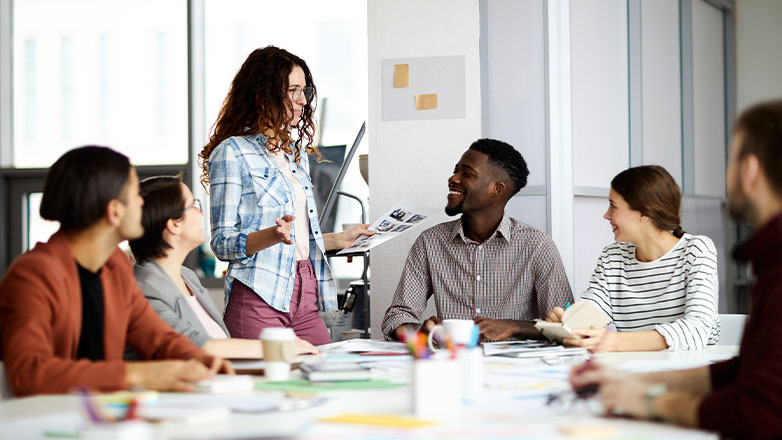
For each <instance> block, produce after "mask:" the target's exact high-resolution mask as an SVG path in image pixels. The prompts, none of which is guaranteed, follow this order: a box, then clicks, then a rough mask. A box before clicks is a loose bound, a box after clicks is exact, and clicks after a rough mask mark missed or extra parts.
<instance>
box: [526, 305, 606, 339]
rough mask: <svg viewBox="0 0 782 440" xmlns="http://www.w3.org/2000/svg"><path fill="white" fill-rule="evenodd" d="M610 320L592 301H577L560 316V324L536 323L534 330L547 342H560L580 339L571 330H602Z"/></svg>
mask: <svg viewBox="0 0 782 440" xmlns="http://www.w3.org/2000/svg"><path fill="white" fill-rule="evenodd" d="M609 322H611V320H610V319H609V318H608V316H607V315H606V314H605V313H604V312H603V311H602V310H600V308H599V307H597V306H596V305H595V303H593V302H592V301H578V302H577V303H575V304H573V305H572V306H570V307H568V309H567V310H565V314H564V315H562V322H546V321H538V322H537V323H535V328H537V329H538V330H540V332H541V333H543V336H545V337H546V338H547V339H548V340H549V341H554V340H556V341H559V342H562V340H563V339H565V338H575V339H580V338H581V336H578V335H574V334H573V329H576V328H603V327H605V326H606V325H607V324H608V323H609Z"/></svg>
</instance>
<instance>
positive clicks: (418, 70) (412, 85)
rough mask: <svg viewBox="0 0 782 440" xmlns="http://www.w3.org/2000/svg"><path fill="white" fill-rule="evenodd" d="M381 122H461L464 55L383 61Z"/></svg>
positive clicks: (464, 80) (464, 95) (465, 111)
mask: <svg viewBox="0 0 782 440" xmlns="http://www.w3.org/2000/svg"><path fill="white" fill-rule="evenodd" d="M382 63H383V66H382V67H383V69H382V70H383V79H382V82H383V120H384V121H410V120H417V119H464V118H465V117H466V113H467V110H466V90H465V86H466V76H465V57H464V55H455V56H439V57H420V58H396V59H385V60H383V61H382Z"/></svg>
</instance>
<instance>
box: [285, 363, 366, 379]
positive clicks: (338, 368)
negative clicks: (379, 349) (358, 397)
mask: <svg viewBox="0 0 782 440" xmlns="http://www.w3.org/2000/svg"><path fill="white" fill-rule="evenodd" d="M300 368H301V372H302V373H304V376H305V377H306V378H307V380H309V381H310V382H340V381H355V380H369V379H371V376H372V370H371V369H370V368H369V367H367V366H365V365H361V364H359V363H358V362H331V363H329V362H323V363H318V364H304V365H302V366H301V367H300Z"/></svg>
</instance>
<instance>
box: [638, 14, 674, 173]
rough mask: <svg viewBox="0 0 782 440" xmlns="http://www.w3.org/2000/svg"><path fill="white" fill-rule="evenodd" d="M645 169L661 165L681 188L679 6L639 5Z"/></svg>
mask: <svg viewBox="0 0 782 440" xmlns="http://www.w3.org/2000/svg"><path fill="white" fill-rule="evenodd" d="M641 62H642V66H641V71H642V74H641V75H642V82H641V88H642V89H641V90H642V92H641V96H642V104H641V105H642V112H643V135H642V139H643V158H642V162H643V164H644V165H660V166H662V167H664V168H665V169H666V170H668V172H669V173H671V176H673V178H674V180H676V182H677V183H678V184H679V185H681V184H682V119H681V118H682V112H681V92H680V86H681V73H680V62H679V2H678V1H677V0H643V1H642V2H641Z"/></svg>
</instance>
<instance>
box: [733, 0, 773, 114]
mask: <svg viewBox="0 0 782 440" xmlns="http://www.w3.org/2000/svg"><path fill="white" fill-rule="evenodd" d="M780 43H782V2H780V1H779V0H736V102H737V106H738V111H739V112H740V111H741V110H743V109H745V108H747V107H748V106H750V105H752V104H754V103H756V102H758V101H765V100H769V99H774V98H776V99H779V98H782V50H780V47H779V46H780Z"/></svg>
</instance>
